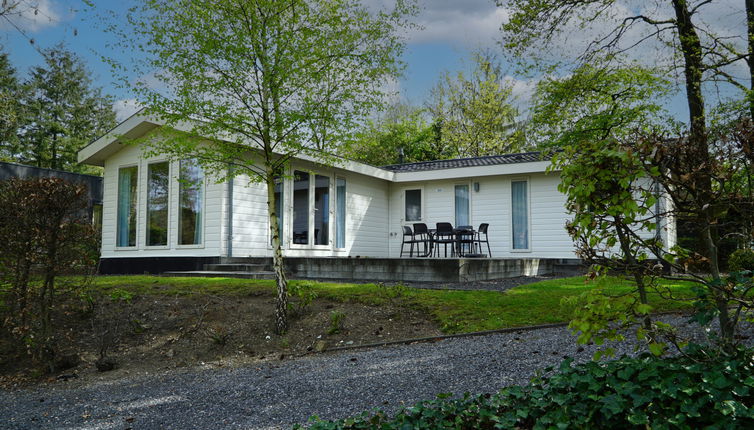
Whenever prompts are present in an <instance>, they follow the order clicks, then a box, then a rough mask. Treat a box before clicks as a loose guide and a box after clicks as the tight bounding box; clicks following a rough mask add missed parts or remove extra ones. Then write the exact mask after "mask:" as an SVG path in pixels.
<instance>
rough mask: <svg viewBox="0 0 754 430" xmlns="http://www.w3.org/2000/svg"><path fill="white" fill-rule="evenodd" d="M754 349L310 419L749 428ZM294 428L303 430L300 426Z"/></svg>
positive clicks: (566, 367)
mask: <svg viewBox="0 0 754 430" xmlns="http://www.w3.org/2000/svg"><path fill="white" fill-rule="evenodd" d="M752 354H754V351H752V350H750V349H749V350H746V349H741V350H738V351H736V353H735V354H733V355H731V356H719V357H710V355H709V353H708V352H705V351H704V350H703V349H699V348H696V349H691V350H690V354H689V355H688V356H681V357H674V358H667V359H658V358H656V357H653V356H651V355H645V356H641V357H638V358H631V357H623V358H620V359H618V360H614V361H607V362H588V363H584V364H577V365H574V364H573V361H572V359H567V360H565V361H564V362H563V363H562V364H561V365H560V368H559V369H558V370H559V371H558V373H555V374H554V375H552V376H549V377H544V378H535V379H534V380H533V382H532V384H531V385H529V386H526V387H520V386H513V387H507V388H504V389H502V390H501V391H500V392H498V393H495V394H492V395H490V394H482V395H471V394H469V393H466V394H464V396H463V397H461V398H452V397H451V396H450V395H447V394H446V395H441V396H438V399H437V400H434V401H423V402H420V403H418V404H416V405H414V406H411V407H407V408H404V409H402V410H401V411H399V412H398V413H397V414H396V415H395V416H392V417H391V416H389V415H388V414H386V413H384V412H380V411H378V412H376V413H366V412H365V413H363V414H361V415H359V416H356V417H352V418H346V419H343V420H338V421H321V420H318V419H317V418H316V417H314V418H312V420H311V421H312V423H311V427H310V428H312V429H322V430H324V429H328V430H329V429H407V428H432V429H493V428H520V429H556V428H590V429H610V428H622V429H645V428H653V429H671V428H715V429H746V428H751V427H752V426H753V425H754V377H752V376H751V375H752V371H754V363H753V362H752ZM296 428H301V427H300V426H297V427H296Z"/></svg>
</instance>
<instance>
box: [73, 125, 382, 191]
mask: <svg viewBox="0 0 754 430" xmlns="http://www.w3.org/2000/svg"><path fill="white" fill-rule="evenodd" d="M163 124H164V123H163V122H162V121H159V120H157V119H155V118H153V117H148V116H146V115H141V111H139V112H137V113H136V114H134V115H132V116H131V117H129V118H128V119H126V120H125V121H123V122H122V123H120V124H118V125H117V126H116V127H115V128H113V129H112V130H110V131H109V132H107V134H105V135H104V136H102V137H100V138H99V139H97V140H95V141H93V142H92V143H90V144H89V145H87V146H86V147H84V148H82V149H81V150H79V153H78V161H79V163H84V164H91V165H95V166H104V164H105V160H106V159H107V158H108V157H109V156H111V155H112V154H114V153H116V152H117V151H119V150H120V149H121V148H122V147H123V144H122V143H120V142H119V141H118V139H119V138H120V137H126V138H129V139H133V138H137V137H140V136H142V135H143V134H144V133H146V132H148V131H150V130H152V129H154V128H156V127H159V126H161V125H163ZM174 128H175V129H177V130H180V131H185V132H190V131H191V130H192V128H193V126H192V123H191V122H190V121H182V122H180V123H178V124H176V125H175V126H174ZM230 139H232V136H227V138H226V139H225V140H226V141H230ZM249 147H252V148H253V145H251V144H250V145H249ZM295 158H297V159H300V160H305V161H310V162H312V163H317V164H322V162H321V161H320V160H318V159H317V158H316V157H312V156H309V155H306V154H301V155H299V156H297V157H295ZM334 167H338V168H341V169H344V170H348V171H350V172H355V173H360V174H362V175H366V176H371V177H373V178H378V179H382V180H386V181H391V180H393V177H394V175H395V174H394V173H393V172H391V171H388V170H385V169H380V168H378V167H374V166H370V165H368V164H363V163H359V162H356V161H351V160H347V159H344V158H340V159H339V160H337V161H335V163H334Z"/></svg>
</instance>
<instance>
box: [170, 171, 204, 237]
mask: <svg viewBox="0 0 754 430" xmlns="http://www.w3.org/2000/svg"><path fill="white" fill-rule="evenodd" d="M186 160H192V159H191V158H187V159H186ZM181 161H183V160H178V161H176V163H177V164H176V173H175V186H176V192H175V197H176V198H175V209H176V210H175V214H176V219H175V223H176V228H175V234H174V235H173V237H174V238H175V249H203V248H204V247H205V244H206V243H207V231H206V230H207V229H206V226H207V172H206V171H205V170H204V168H203V167H202V184H201V185H202V204H201V210H202V223H201V225H200V226H199V228H200V229H201V231H202V243H199V244H181V240H180V235H181ZM200 167H201V166H200Z"/></svg>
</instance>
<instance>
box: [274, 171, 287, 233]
mask: <svg viewBox="0 0 754 430" xmlns="http://www.w3.org/2000/svg"><path fill="white" fill-rule="evenodd" d="M284 184H285V181H284V180H283V178H275V214H276V215H277V216H278V238H279V239H280V240H283V225H284V224H283V220H284V219H285V218H284V211H283V208H284V207H285V206H284V204H283V203H284V199H285V193H284V191H283V188H284Z"/></svg>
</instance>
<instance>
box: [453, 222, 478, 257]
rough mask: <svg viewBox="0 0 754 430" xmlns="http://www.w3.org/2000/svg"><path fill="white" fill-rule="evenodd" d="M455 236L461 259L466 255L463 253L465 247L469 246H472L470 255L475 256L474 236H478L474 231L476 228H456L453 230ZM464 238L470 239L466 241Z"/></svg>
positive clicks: (457, 252) (457, 253) (457, 251)
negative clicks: (465, 245)
mask: <svg viewBox="0 0 754 430" xmlns="http://www.w3.org/2000/svg"><path fill="white" fill-rule="evenodd" d="M453 234H454V235H455V239H456V255H457V256H459V257H463V256H465V255H466V254H465V253H464V252H463V245H464V244H468V245H469V246H470V248H469V253H468V254H473V253H474V252H473V251H474V249H473V248H474V235H476V231H475V230H474V227H472V226H461V227H456V228H454V229H453ZM464 237H468V239H464Z"/></svg>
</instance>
